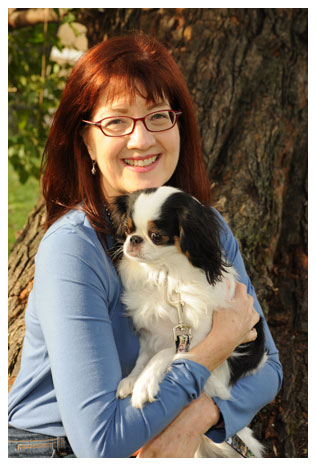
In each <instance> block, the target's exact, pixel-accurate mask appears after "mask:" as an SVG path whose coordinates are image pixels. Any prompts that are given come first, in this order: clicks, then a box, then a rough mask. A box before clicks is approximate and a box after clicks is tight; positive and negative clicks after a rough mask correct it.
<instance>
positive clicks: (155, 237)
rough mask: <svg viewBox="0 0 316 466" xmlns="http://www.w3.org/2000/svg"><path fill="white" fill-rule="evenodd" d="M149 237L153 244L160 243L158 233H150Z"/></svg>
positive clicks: (160, 237)
mask: <svg viewBox="0 0 316 466" xmlns="http://www.w3.org/2000/svg"><path fill="white" fill-rule="evenodd" d="M149 236H150V239H151V240H152V242H153V243H154V244H160V243H161V241H162V236H161V235H160V234H159V233H156V232H155V231H153V232H151V233H150V234H149Z"/></svg>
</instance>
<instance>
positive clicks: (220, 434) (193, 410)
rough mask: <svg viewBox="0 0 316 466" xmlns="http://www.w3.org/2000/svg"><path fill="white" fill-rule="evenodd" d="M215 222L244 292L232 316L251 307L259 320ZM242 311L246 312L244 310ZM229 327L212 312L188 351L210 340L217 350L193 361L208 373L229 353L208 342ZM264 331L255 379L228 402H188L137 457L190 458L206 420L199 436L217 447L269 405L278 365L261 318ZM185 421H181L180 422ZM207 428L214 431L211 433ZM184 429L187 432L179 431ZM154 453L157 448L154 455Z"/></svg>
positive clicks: (240, 266) (231, 246)
mask: <svg viewBox="0 0 316 466" xmlns="http://www.w3.org/2000/svg"><path fill="white" fill-rule="evenodd" d="M218 215H219V214H218ZM219 217H220V220H221V222H222V224H223V228H224V230H223V234H222V244H223V249H224V253H225V255H226V258H227V260H228V262H229V263H231V264H232V265H233V266H234V267H235V269H236V270H237V272H238V273H239V277H240V281H241V282H242V283H243V284H244V287H242V286H240V285H238V288H237V298H238V293H240V294H239V299H240V301H238V299H237V305H238V303H240V305H241V308H240V309H236V310H237V314H238V312H241V311H242V310H244V311H245V310H246V307H247V306H249V304H251V308H252V307H254V309H255V310H256V311H257V312H258V314H259V315H260V316H261V317H263V319H264V316H263V312H262V310H261V307H260V305H259V303H258V300H257V296H256V294H255V291H254V289H253V286H252V284H251V282H250V279H249V277H248V275H247V273H246V270H245V266H244V263H243V260H242V257H241V254H240V250H239V247H238V243H237V241H236V238H235V237H234V236H233V234H232V232H231V230H230V229H229V227H228V225H227V224H226V222H225V221H224V219H223V218H222V217H221V216H220V215H219ZM245 291H247V293H248V298H246V297H245V295H244V294H245ZM242 299H244V300H245V301H244V305H243V304H242ZM235 305H236V302H235ZM248 310H249V311H250V308H249V307H248ZM237 314H236V315H237ZM244 317H245V319H247V318H249V319H252V318H254V317H255V314H254V313H253V312H252V311H250V312H249V313H245V314H244ZM256 318H257V317H255V319H256ZM231 323H232V322H231V321H230V316H229V310H227V309H226V310H222V311H221V312H218V313H216V314H215V315H214V320H213V328H212V331H213V332H211V333H210V335H209V337H210V338H209V339H208V337H207V338H206V340H205V341H203V342H201V344H200V345H201V346H200V348H198V346H197V347H196V348H193V350H192V351H191V352H194V349H195V350H199V349H201V348H202V349H203V346H204V345H205V344H207V342H208V343H209V344H210V341H211V339H212V344H215V345H217V344H219V345H218V346H217V348H215V347H214V352H211V353H208V352H206V351H205V352H204V360H202V359H199V356H198V359H197V360H196V361H199V362H200V363H202V364H204V365H205V366H206V367H209V369H210V370H212V368H213V369H214V365H215V367H216V365H217V364H218V362H222V361H223V360H225V359H227V357H228V356H229V355H230V353H229V354H226V355H225V351H227V350H228V348H229V346H228V347H226V346H221V345H220V342H217V343H214V336H215V339H216V335H217V336H219V335H221V334H222V335H224V334H225V338H227V336H228V337H229V332H230V331H231V333H234V332H235V330H232V329H230V330H229V325H230V324H231ZM251 325H252V324H251V323H250V328H251ZM216 326H218V328H219V332H217V331H215V332H214V330H215V327H216ZM264 328H265V336H266V348H267V350H268V353H269V360H268V362H267V363H266V364H265V366H264V367H263V368H262V369H260V370H259V371H258V372H257V373H256V374H254V375H249V376H247V377H244V378H242V379H240V380H239V381H238V382H237V383H236V385H235V386H234V387H233V388H232V396H231V399H229V400H221V399H220V398H218V397H215V398H214V400H215V401H216V404H215V403H214V402H212V401H211V400H209V399H204V400H203V401H202V396H201V397H200V398H199V400H196V401H195V402H194V403H193V402H192V403H191V404H190V406H189V407H187V408H186V409H185V410H183V412H182V413H181V415H179V416H178V417H177V418H176V419H175V420H174V421H173V422H172V425H171V426H170V428H169V426H168V427H167V428H166V429H165V430H164V431H163V432H162V433H161V434H160V435H159V436H157V437H156V438H155V439H153V441H151V442H149V443H148V444H147V445H145V447H144V448H143V449H142V450H141V452H140V457H154V456H157V457H159V455H160V457H167V455H168V454H170V455H171V456H172V452H173V451H174V449H177V454H180V453H181V452H182V451H183V452H185V454H188V457H192V456H193V453H194V447H195V445H197V443H196V442H197V437H196V436H194V435H193V434H191V432H192V430H193V432H195V430H196V432H201V429H202V431H203V428H205V426H206V424H207V419H209V429H206V430H204V431H203V432H204V433H206V435H207V436H208V437H210V438H211V439H212V440H213V441H215V442H219V443H220V442H223V441H224V440H225V439H226V438H228V437H230V436H232V435H234V434H235V433H236V432H238V431H239V430H241V429H242V428H243V427H245V426H246V425H248V424H249V423H250V421H251V420H252V419H253V417H254V416H255V415H256V413H257V412H258V411H259V410H260V409H261V408H262V407H263V406H265V405H266V404H268V403H270V402H271V401H272V400H273V399H274V397H275V396H276V395H277V393H278V391H279V390H280V387H281V383H282V367H281V364H280V361H279V357H278V351H277V349H276V347H275V344H274V342H273V339H272V336H271V333H270V331H269V328H268V326H267V323H266V321H265V319H264ZM223 330H225V333H223ZM226 331H227V332H228V334H227V333H226ZM254 337H255V333H252V332H251V331H250V332H249V333H248V334H247V335H246V336H244V338H245V342H246V341H251V340H252V339H254ZM228 341H229V339H228ZM236 346H237V345H236ZM199 354H200V355H201V357H203V350H202V352H201V353H199ZM210 355H211V358H212V359H211V360H210V359H209V357H210ZM216 358H217V359H216ZM216 361H217V362H216ZM200 403H201V406H200ZM205 403H206V405H205ZM219 414H221V415H222V417H223V422H221V426H220V428H218V426H216V424H217V420H218V417H219ZM196 415H197V416H196ZM186 416H187V422H185V417H186ZM208 416H209V418H208ZM193 419H194V421H193ZM193 423H194V424H193ZM213 426H216V428H214V427H213ZM185 428H186V429H187V430H185ZM179 430H181V431H182V434H183V435H182V436H180V437H178V438H177V440H178V443H179V445H178V447H176V446H175V445H174V444H173V443H172V438H173V435H174V432H175V431H179ZM187 435H188V436H189V437H190V438H191V440H192V441H191V442H190V443H187V441H186V436H187ZM194 441H195V443H194ZM168 443H169V445H170V447H169V448H168V447H167V445H168ZM159 448H161V449H160V450H159ZM188 449H189V452H188Z"/></svg>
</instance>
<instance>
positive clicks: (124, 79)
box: [42, 34, 210, 233]
mask: <svg viewBox="0 0 316 466" xmlns="http://www.w3.org/2000/svg"><path fill="white" fill-rule="evenodd" d="M110 81H111V83H110ZM109 84H110V85H109ZM104 89H106V92H107V97H108V99H109V101H111V100H113V98H114V97H116V96H117V95H118V94H121V93H126V95H128V96H129V97H130V98H131V99H133V97H134V96H135V94H140V95H142V94H141V90H145V92H146V95H143V97H145V98H146V99H147V100H148V101H153V102H156V101H157V99H159V98H163V97H165V98H167V100H168V101H169V103H170V106H171V108H172V109H174V110H181V111H182V116H181V117H180V120H179V123H178V124H179V130H180V141H181V143H180V145H181V147H180V158H179V162H178V165H177V168H176V170H175V172H174V174H173V176H172V178H171V179H170V180H169V182H168V184H169V185H172V186H175V187H178V188H180V189H183V190H184V191H187V192H188V193H190V194H192V195H193V196H195V197H196V198H197V199H199V200H200V201H201V202H203V203H205V204H208V203H209V202H210V183H209V180H208V176H207V172H206V168H205V164H204V160H203V156H202V149H201V142H200V133H199V128H198V125H197V121H196V117H195V112H194V108H193V102H192V99H191V96H190V94H189V91H188V88H187V85H186V83H185V80H184V77H183V75H182V73H181V72H180V70H179V68H178V66H177V64H176V63H175V61H174V59H173V58H172V57H171V55H170V54H169V53H168V51H167V50H166V49H165V48H164V47H163V46H162V45H161V44H160V43H159V42H157V41H156V40H155V39H153V38H152V37H149V36H147V35H145V34H135V35H132V36H123V37H122V36H121V37H114V38H111V39H109V40H106V41H104V42H101V43H99V44H98V45H96V46H94V47H92V48H91V49H90V50H88V52H87V53H86V54H85V55H83V56H82V57H81V59H80V60H79V61H78V62H77V64H76V65H75V66H74V68H73V70H72V73H71V75H70V77H69V79H68V81H67V84H66V86H65V89H64V92H63V95H62V99H61V102H60V105H59V107H58V110H57V112H56V114H55V117H54V120H53V123H52V127H51V130H50V133H49V136H48V140H47V143H46V147H45V151H44V156H43V162H42V171H43V176H42V187H43V194H44V198H45V201H46V210H47V217H46V225H45V226H46V228H48V227H49V226H50V225H51V224H52V223H53V222H54V221H56V220H57V219H58V218H59V217H61V216H62V215H63V214H65V213H66V212H67V211H69V210H70V209H73V208H78V204H80V206H81V208H82V209H83V210H84V211H85V213H86V215H87V216H88V219H89V221H90V223H91V224H92V226H93V227H94V228H95V229H96V230H97V231H100V232H103V233H107V232H108V230H109V228H107V222H104V205H105V204H106V200H105V199H104V196H103V194H102V189H101V183H100V174H99V171H98V172H97V174H96V175H95V176H93V175H92V174H91V159H90V156H89V154H88V151H87V149H86V146H85V144H84V142H83V139H82V137H81V130H82V119H87V120H89V119H90V118H91V114H92V111H93V109H94V106H95V104H96V102H97V100H98V96H99V93H100V91H101V90H104Z"/></svg>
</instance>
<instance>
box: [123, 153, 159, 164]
mask: <svg viewBox="0 0 316 466" xmlns="http://www.w3.org/2000/svg"><path fill="white" fill-rule="evenodd" d="M158 157H159V155H154V156H153V157H150V158H148V159H138V160H137V159H123V160H124V163H126V165H130V166H131V167H148V166H149V165H151V164H153V163H155V162H156V161H157V160H158Z"/></svg>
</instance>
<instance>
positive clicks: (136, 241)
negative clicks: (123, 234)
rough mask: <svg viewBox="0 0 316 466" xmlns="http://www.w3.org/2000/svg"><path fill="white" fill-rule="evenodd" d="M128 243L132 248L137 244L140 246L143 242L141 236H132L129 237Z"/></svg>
mask: <svg viewBox="0 0 316 466" xmlns="http://www.w3.org/2000/svg"><path fill="white" fill-rule="evenodd" d="M130 242H131V243H132V245H133V246H136V245H137V244H140V243H142V242H143V238H142V237H141V236H137V235H133V236H131V237H130Z"/></svg>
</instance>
